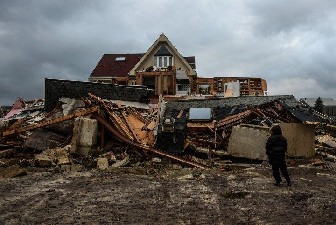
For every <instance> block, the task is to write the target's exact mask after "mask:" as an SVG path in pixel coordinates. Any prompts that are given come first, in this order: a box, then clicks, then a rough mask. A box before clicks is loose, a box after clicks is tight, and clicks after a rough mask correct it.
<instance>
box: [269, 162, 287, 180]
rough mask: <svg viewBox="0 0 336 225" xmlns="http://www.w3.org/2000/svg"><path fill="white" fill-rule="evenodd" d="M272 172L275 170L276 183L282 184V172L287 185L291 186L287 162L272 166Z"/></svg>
mask: <svg viewBox="0 0 336 225" xmlns="http://www.w3.org/2000/svg"><path fill="white" fill-rule="evenodd" d="M272 170H273V177H274V179H275V182H276V183H277V184H280V182H281V177H280V171H281V173H282V175H283V176H284V178H285V179H286V181H287V184H288V185H290V184H291V181H290V178H289V175H288V170H287V165H286V162H282V163H277V164H272Z"/></svg>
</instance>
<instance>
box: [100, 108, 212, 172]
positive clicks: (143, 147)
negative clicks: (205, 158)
mask: <svg viewBox="0 0 336 225" xmlns="http://www.w3.org/2000/svg"><path fill="white" fill-rule="evenodd" d="M94 117H95V118H96V119H97V120H98V121H99V122H100V123H101V124H102V125H104V126H105V128H106V129H108V130H109V131H110V132H111V133H112V134H114V135H115V136H116V137H117V138H118V139H119V140H121V141H123V142H125V143H127V144H129V145H131V146H134V147H136V148H138V149H141V150H144V151H149V152H152V153H154V154H156V155H159V156H163V157H166V158H169V159H172V160H175V161H177V162H180V163H183V164H186V165H189V166H193V167H198V168H202V169H205V168H209V167H208V166H207V165H203V164H201V163H197V162H192V161H189V160H185V159H183V158H180V157H177V156H175V155H171V154H168V153H165V152H162V151H159V150H157V149H155V148H152V147H149V146H146V145H142V144H139V143H136V142H134V141H131V140H129V139H128V138H127V137H125V136H123V135H122V134H121V133H120V132H119V131H118V130H117V129H116V128H114V127H113V126H112V125H111V124H110V123H109V122H108V121H106V120H105V118H104V117H102V116H100V115H97V114H94Z"/></svg>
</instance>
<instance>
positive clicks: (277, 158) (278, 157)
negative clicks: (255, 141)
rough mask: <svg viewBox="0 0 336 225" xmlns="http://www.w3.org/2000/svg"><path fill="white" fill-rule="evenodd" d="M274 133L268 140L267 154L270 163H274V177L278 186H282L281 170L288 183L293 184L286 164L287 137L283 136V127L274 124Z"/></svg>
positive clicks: (272, 130)
mask: <svg viewBox="0 0 336 225" xmlns="http://www.w3.org/2000/svg"><path fill="white" fill-rule="evenodd" d="M271 132H272V135H271V136H270V137H269V138H268V140H267V142H266V154H267V156H268V160H269V163H270V164H271V165H272V170H273V177H274V179H275V184H274V185H276V186H280V182H281V177H280V171H281V173H282V175H283V176H284V178H285V179H286V181H287V185H288V186H291V181H290V177H289V175H288V171H287V165H286V152H287V139H286V138H285V137H284V136H282V131H281V127H280V126H279V125H274V126H273V127H272V128H271Z"/></svg>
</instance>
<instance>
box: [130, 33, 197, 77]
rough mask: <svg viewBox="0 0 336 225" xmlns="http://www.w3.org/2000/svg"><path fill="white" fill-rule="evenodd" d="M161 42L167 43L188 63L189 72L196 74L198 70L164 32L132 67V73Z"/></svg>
mask: <svg viewBox="0 0 336 225" xmlns="http://www.w3.org/2000/svg"><path fill="white" fill-rule="evenodd" d="M161 44H166V45H167V46H169V47H170V48H171V49H172V50H173V51H174V52H175V54H176V55H177V57H179V58H180V59H181V60H182V62H183V63H184V64H185V65H186V67H187V68H188V70H189V73H191V74H193V75H196V71H195V70H194V69H193V68H192V66H191V65H190V64H189V62H188V61H187V59H186V58H184V57H183V56H182V55H181V54H180V53H179V51H177V49H176V48H175V46H174V45H173V44H172V43H171V42H170V41H169V39H168V38H167V36H166V35H164V34H163V33H162V34H160V36H159V38H158V39H156V41H155V42H154V43H153V45H152V46H151V47H150V48H149V49H148V50H147V52H146V53H145V54H144V55H143V56H142V58H141V59H140V61H139V62H138V63H137V64H136V65H135V66H134V67H133V69H132V71H131V72H132V73H135V70H136V69H137V67H139V65H140V64H141V63H142V62H143V61H144V60H145V59H146V57H148V55H149V54H151V52H152V51H153V50H154V48H155V47H157V46H158V45H161Z"/></svg>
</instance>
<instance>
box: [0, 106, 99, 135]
mask: <svg viewBox="0 0 336 225" xmlns="http://www.w3.org/2000/svg"><path fill="white" fill-rule="evenodd" d="M94 112H98V107H96V106H95V107H92V108H89V109H84V110H81V111H79V112H76V113H73V114H69V115H66V116H63V117H60V118H56V119H49V120H45V121H42V122H41V123H38V124H32V125H28V126H25V127H21V128H15V129H11V130H7V131H4V132H3V133H2V135H3V136H4V137H5V136H9V135H13V134H17V133H21V132H25V131H29V130H34V129H37V128H41V127H45V126H48V125H51V124H55V123H60V122H63V121H66V120H70V119H73V118H76V117H80V116H84V115H87V114H91V113H94Z"/></svg>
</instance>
